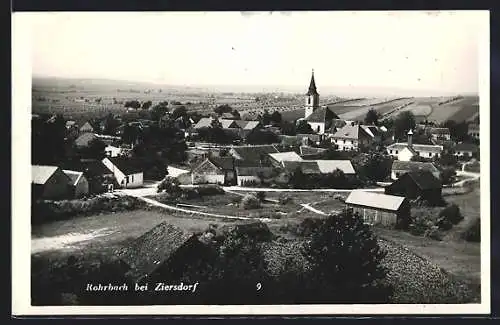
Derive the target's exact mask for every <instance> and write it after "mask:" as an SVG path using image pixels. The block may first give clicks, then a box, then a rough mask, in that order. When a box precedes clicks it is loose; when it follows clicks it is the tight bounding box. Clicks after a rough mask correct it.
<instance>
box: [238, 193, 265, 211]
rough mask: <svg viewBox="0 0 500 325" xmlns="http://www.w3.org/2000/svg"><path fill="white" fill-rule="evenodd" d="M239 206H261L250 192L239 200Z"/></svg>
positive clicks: (246, 208) (244, 207)
mask: <svg viewBox="0 0 500 325" xmlns="http://www.w3.org/2000/svg"><path fill="white" fill-rule="evenodd" d="M241 207H242V208H243V209H245V210H250V209H259V208H260V207H261V205H260V200H259V199H258V198H257V197H256V196H255V195H252V194H247V195H245V196H244V197H243V199H242V200H241Z"/></svg>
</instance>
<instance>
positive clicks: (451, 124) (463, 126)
mask: <svg viewBox="0 0 500 325" xmlns="http://www.w3.org/2000/svg"><path fill="white" fill-rule="evenodd" d="M441 127H444V128H448V129H449V130H450V137H451V138H452V139H453V140H454V141H457V142H462V141H467V140H469V138H470V137H469V134H468V131H469V125H468V124H467V123H466V122H465V121H463V122H460V123H457V122H455V121H453V120H447V121H446V122H444V123H443V124H442V125H441Z"/></svg>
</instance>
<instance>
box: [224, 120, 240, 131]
mask: <svg viewBox="0 0 500 325" xmlns="http://www.w3.org/2000/svg"><path fill="white" fill-rule="evenodd" d="M219 121H220V123H221V124H222V128H223V129H239V128H240V126H239V125H238V123H236V121H235V120H227V119H219Z"/></svg>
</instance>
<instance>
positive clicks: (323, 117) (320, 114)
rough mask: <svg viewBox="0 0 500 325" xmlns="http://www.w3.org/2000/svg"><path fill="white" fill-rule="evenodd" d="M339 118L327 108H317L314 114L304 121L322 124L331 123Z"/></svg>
mask: <svg viewBox="0 0 500 325" xmlns="http://www.w3.org/2000/svg"><path fill="white" fill-rule="evenodd" d="M338 118H339V117H338V116H337V114H335V113H334V112H333V111H332V110H331V109H329V108H328V107H319V108H317V109H316V110H314V112H312V113H311V115H309V116H308V117H306V121H308V122H311V123H321V122H322V123H324V122H327V121H331V120H334V119H338Z"/></svg>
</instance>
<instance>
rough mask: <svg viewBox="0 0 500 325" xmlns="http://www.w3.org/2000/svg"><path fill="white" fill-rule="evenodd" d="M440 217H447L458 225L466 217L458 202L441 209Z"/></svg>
mask: <svg viewBox="0 0 500 325" xmlns="http://www.w3.org/2000/svg"><path fill="white" fill-rule="evenodd" d="M439 217H442V218H445V219H446V220H447V221H449V222H450V223H451V224H453V225H456V224H457V223H459V222H460V221H462V220H463V219H464V217H463V216H462V214H461V213H460V208H459V207H458V206H457V205H456V204H452V205H450V206H447V207H446V208H444V209H443V210H441V212H440V213H439Z"/></svg>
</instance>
